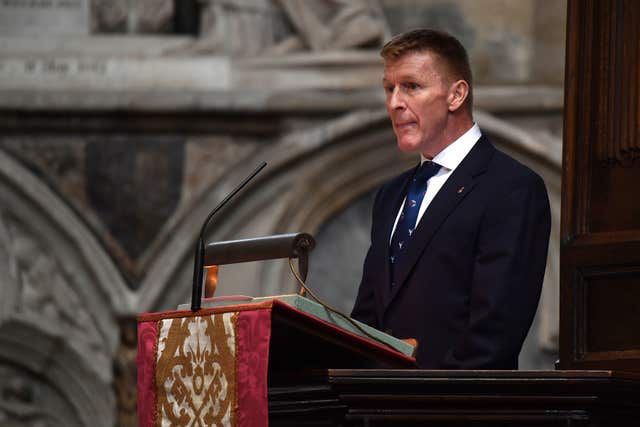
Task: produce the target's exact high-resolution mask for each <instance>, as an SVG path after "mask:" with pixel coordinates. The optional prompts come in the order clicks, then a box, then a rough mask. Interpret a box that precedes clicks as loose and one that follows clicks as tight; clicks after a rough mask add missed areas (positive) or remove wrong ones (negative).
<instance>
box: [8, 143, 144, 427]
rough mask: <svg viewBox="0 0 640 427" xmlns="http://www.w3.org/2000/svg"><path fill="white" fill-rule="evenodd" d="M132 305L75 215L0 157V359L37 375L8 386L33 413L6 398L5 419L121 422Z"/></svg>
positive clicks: (32, 178)
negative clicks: (121, 345)
mask: <svg viewBox="0 0 640 427" xmlns="http://www.w3.org/2000/svg"><path fill="white" fill-rule="evenodd" d="M133 301H134V299H133V297H132V296H131V295H130V294H128V293H127V290H126V287H125V285H124V282H123V280H122V278H121V277H120V274H119V273H118V271H117V269H116V268H115V266H114V265H113V263H112V262H111V261H110V259H109V257H108V255H107V254H106V252H105V251H104V250H103V249H102V248H101V247H100V245H99V244H98V243H97V242H96V240H95V239H94V238H93V236H92V235H91V233H90V232H89V230H88V229H87V227H85V226H84V224H83V223H82V222H81V221H80V220H79V219H78V217H77V215H75V213H74V212H73V211H72V210H71V209H70V208H69V207H68V205H66V204H65V203H64V202H63V201H62V200H61V199H60V198H59V197H58V196H57V195H56V194H55V193H53V192H52V191H51V189H50V188H49V187H48V186H46V185H45V184H44V183H43V182H42V181H41V180H40V179H39V178H38V177H36V176H34V175H33V174H32V173H31V172H30V171H28V170H27V169H26V168H24V167H23V166H22V165H21V164H20V163H18V162H17V161H16V160H15V159H13V158H11V157H10V156H8V155H7V154H6V153H4V152H2V151H0V360H1V361H2V362H1V364H2V366H3V367H4V368H7V369H8V367H10V366H12V367H13V368H12V369H13V372H16V373H20V372H24V373H27V374H26V375H19V374H16V375H15V378H23V379H25V378H31V379H30V380H29V381H27V380H26V379H25V382H24V383H23V384H22V385H20V384H18V385H17V386H13V385H11V384H5V385H4V387H5V389H3V393H4V392H6V393H18V395H22V396H23V398H24V399H23V400H24V401H23V402H22V405H23V406H22V408H23V409H25V411H26V412H19V411H18V412H15V411H14V412H15V413H14V412H12V408H11V405H10V402H8V401H6V400H4V399H3V402H2V403H3V405H5V404H6V405H5V407H4V408H3V409H2V410H3V411H4V416H5V417H8V419H10V420H12V421H15V422H18V423H19V422H22V421H24V420H22V419H21V418H20V417H21V416H24V417H27V418H26V419H25V420H28V419H29V417H30V416H32V419H33V420H42V421H43V422H47V423H48V424H47V425H49V424H50V425H65V426H66V425H69V426H73V425H96V426H111V425H113V421H114V398H113V392H112V384H111V382H112V359H113V355H114V353H115V350H116V348H117V345H118V327H117V325H116V323H115V322H114V317H115V316H117V315H118V313H126V312H130V311H131V310H132V307H133V306H134V304H133ZM7 375H9V376H11V374H10V373H9V374H7ZM42 389H47V390H55V392H51V393H39V392H38V390H42ZM21 393H22V394H21ZM3 395H4V394H3ZM30 396H31V397H33V396H35V397H37V398H38V399H41V401H37V400H36V401H32V400H33V399H31V398H30ZM56 401H57V402H58V403H56ZM7 405H8V406H7ZM30 405H31V406H33V407H31V406H30ZM56 405H57V406H59V407H60V411H59V413H56V410H55V407H56ZM63 407H64V408H63ZM43 408H44V409H47V410H46V411H45V410H44V409H43ZM30 411H31V412H30ZM20 414H22V415H20ZM29 414H31V415H29ZM65 417H66V418H65Z"/></svg>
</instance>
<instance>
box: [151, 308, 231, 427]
mask: <svg viewBox="0 0 640 427" xmlns="http://www.w3.org/2000/svg"><path fill="white" fill-rule="evenodd" d="M237 319H238V314H237V313H221V314H213V315H209V316H197V317H187V318H176V319H164V320H160V321H159V323H160V325H159V326H160V328H159V337H158V352H157V360H156V362H157V364H156V402H157V403H156V405H157V406H156V425H157V426H159V427H178V426H180V427H182V426H193V427H204V426H225V427H226V426H235V425H236V402H237V391H236V364H235V356H236V354H235V353H236V325H237Z"/></svg>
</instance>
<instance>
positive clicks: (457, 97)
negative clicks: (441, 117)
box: [447, 80, 469, 113]
mask: <svg viewBox="0 0 640 427" xmlns="http://www.w3.org/2000/svg"><path fill="white" fill-rule="evenodd" d="M467 96H469V83H467V82H466V80H457V81H455V82H453V83H451V86H449V93H448V94H447V103H448V104H449V111H450V112H452V113H453V112H454V111H456V110H458V109H459V108H460V107H461V106H462V104H464V101H465V100H466V99H467Z"/></svg>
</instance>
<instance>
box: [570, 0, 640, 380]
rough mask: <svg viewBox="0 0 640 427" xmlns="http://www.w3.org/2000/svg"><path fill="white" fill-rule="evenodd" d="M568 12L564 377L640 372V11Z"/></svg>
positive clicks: (632, 4) (617, 4)
mask: <svg viewBox="0 0 640 427" xmlns="http://www.w3.org/2000/svg"><path fill="white" fill-rule="evenodd" d="M567 9H568V20H567V22H568V24H567V61H566V71H565V128H564V155H563V157H564V158H563V195H562V224H561V234H562V236H561V238H562V246H561V273H560V274H561V279H560V280H561V295H560V298H561V299H560V368H561V369H599V368H606V369H623V370H633V371H640V107H639V106H640V101H639V99H640V1H637V0H610V1H598V0H569V1H568V8H567Z"/></svg>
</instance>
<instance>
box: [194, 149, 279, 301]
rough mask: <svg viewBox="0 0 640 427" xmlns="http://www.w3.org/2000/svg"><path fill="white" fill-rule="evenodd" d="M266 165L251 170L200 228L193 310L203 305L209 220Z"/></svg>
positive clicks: (195, 264) (265, 163)
mask: <svg viewBox="0 0 640 427" xmlns="http://www.w3.org/2000/svg"><path fill="white" fill-rule="evenodd" d="M265 166H267V162H262V164H260V166H258V167H257V168H256V170H254V171H253V172H251V175H249V176H248V177H246V178H245V179H244V181H242V182H241V183H240V185H238V186H237V187H236V188H235V189H234V190H233V191H232V192H231V193H229V194H228V195H227V197H225V198H224V199H223V200H222V201H221V202H220V204H218V206H216V207H215V209H213V210H212V211H211V213H210V214H209V216H208V217H207V219H206V220H205V221H204V224H202V228H201V229H200V236H199V239H198V244H197V246H196V254H195V258H194V260H193V286H192V293H191V311H198V310H200V307H201V302H202V301H201V298H202V277H203V276H202V270H203V269H204V232H205V230H206V229H207V225H209V221H211V218H213V216H214V215H215V214H216V212H218V211H219V210H220V209H222V207H223V206H224V205H226V204H227V202H228V201H229V200H231V198H232V197H233V196H235V195H236V193H237V192H238V191H240V190H242V188H243V187H244V186H245V185H247V183H248V182H249V181H251V180H252V179H253V177H254V176H256V175H257V174H258V172H260V171H261V170H262V169H263V168H264V167H265Z"/></svg>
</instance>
